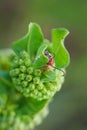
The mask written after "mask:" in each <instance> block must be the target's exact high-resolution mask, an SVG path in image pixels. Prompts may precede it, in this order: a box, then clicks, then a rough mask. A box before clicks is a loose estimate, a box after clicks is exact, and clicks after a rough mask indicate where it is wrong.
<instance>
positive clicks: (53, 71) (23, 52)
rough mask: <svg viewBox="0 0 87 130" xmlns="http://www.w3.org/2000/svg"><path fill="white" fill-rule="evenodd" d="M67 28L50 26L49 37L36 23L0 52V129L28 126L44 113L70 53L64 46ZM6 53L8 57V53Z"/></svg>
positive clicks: (40, 118) (61, 81)
mask: <svg viewBox="0 0 87 130" xmlns="http://www.w3.org/2000/svg"><path fill="white" fill-rule="evenodd" d="M68 33H69V32H68V30H67V29H65V28H58V29H53V30H52V41H51V42H50V41H48V40H47V39H45V38H44V36H43V33H42V31H41V29H40V26H39V25H37V24H36V23H30V24H29V30H28V33H27V34H26V35H25V36H24V37H23V38H21V39H19V40H18V41H15V42H14V43H13V44H12V49H13V50H11V51H10V50H9V51H8V50H7V52H8V53H7V52H6V51H5V52H4V53H3V54H2V52H1V54H2V55H1V54H0V61H1V62H0V69H1V71H0V87H1V88H0V130H5V129H6V130H7V129H9V130H16V129H19V130H24V129H25V130H32V129H33V128H34V127H35V126H36V125H38V124H40V123H41V121H42V119H43V118H45V116H46V115H47V113H48V111H47V110H48V109H47V108H48V104H49V101H50V100H51V99H52V97H53V96H54V94H55V93H56V92H57V91H59V90H60V88H61V85H62V83H63V81H64V73H63V70H65V68H66V67H67V66H68V64H69V61H70V57H69V53H68V51H67V50H66V48H65V46H64V39H65V37H66V36H67V35H68ZM9 56H10V57H9Z"/></svg>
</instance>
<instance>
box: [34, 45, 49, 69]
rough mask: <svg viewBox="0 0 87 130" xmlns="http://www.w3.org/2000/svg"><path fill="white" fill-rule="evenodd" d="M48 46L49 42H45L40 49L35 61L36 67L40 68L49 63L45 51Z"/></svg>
mask: <svg viewBox="0 0 87 130" xmlns="http://www.w3.org/2000/svg"><path fill="white" fill-rule="evenodd" d="M47 47H48V44H46V43H43V44H42V45H41V46H40V48H39V49H38V52H37V55H36V58H35V62H34V68H40V67H43V66H44V65H46V63H48V61H49V59H48V57H47V56H45V55H44V51H45V50H46V48H47Z"/></svg>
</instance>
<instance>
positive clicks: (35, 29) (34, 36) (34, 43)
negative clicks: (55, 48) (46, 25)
mask: <svg viewBox="0 0 87 130" xmlns="http://www.w3.org/2000/svg"><path fill="white" fill-rule="evenodd" d="M42 42H43V34H42V32H41V29H40V27H39V25H37V24H35V23H30V24H29V41H28V51H29V54H30V57H31V58H32V57H34V56H35V54H36V53H37V50H38V48H39V47H40V45H41V43H42Z"/></svg>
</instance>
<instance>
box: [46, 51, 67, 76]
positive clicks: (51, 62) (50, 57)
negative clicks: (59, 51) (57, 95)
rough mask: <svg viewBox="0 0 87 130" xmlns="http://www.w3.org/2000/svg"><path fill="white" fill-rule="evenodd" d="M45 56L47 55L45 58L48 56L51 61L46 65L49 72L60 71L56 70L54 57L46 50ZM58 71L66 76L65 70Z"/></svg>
mask: <svg viewBox="0 0 87 130" xmlns="http://www.w3.org/2000/svg"><path fill="white" fill-rule="evenodd" d="M44 54H45V56H47V57H48V59H49V61H48V63H47V65H46V68H47V69H48V70H52V69H58V68H56V67H55V66H54V65H55V63H54V59H53V57H54V56H52V55H51V54H50V53H49V52H48V51H46V50H45V52H44ZM58 70H60V71H62V72H63V74H65V72H64V71H63V70H61V69H58Z"/></svg>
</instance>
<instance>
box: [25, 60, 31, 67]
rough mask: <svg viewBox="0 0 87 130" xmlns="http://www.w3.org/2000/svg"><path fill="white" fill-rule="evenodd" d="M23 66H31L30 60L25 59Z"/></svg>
mask: <svg viewBox="0 0 87 130" xmlns="http://www.w3.org/2000/svg"><path fill="white" fill-rule="evenodd" d="M24 64H25V66H26V67H28V66H30V64H31V61H30V59H29V58H26V59H25V60H24Z"/></svg>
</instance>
